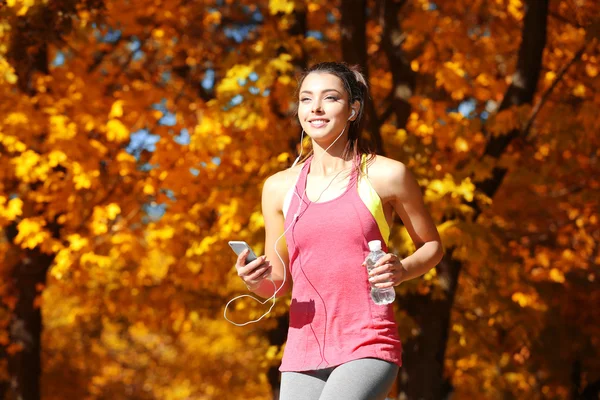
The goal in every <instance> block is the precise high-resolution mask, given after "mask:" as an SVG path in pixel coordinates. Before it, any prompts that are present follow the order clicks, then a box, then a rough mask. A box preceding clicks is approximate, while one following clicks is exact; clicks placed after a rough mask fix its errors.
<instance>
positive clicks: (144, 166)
mask: <svg viewBox="0 0 600 400" xmlns="http://www.w3.org/2000/svg"><path fill="white" fill-rule="evenodd" d="M159 166H160V165H158V164H150V163H143V164H142V165H140V166H139V167H138V170H140V171H142V172H148V171H151V170H153V169H154V168H158V167H159Z"/></svg>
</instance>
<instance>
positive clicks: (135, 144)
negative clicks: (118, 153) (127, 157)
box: [125, 129, 160, 158]
mask: <svg viewBox="0 0 600 400" xmlns="http://www.w3.org/2000/svg"><path fill="white" fill-rule="evenodd" d="M159 140H160V136H159V135H153V134H152V133H150V132H148V130H147V129H140V130H139V131H137V132H133V133H132V134H131V135H130V137H129V144H128V145H127V148H126V149H125V151H127V152H128V153H129V154H131V155H133V156H135V157H136V158H139V157H140V154H142V151H144V150H146V151H154V150H156V146H155V145H156V143H157V142H158V141H159Z"/></svg>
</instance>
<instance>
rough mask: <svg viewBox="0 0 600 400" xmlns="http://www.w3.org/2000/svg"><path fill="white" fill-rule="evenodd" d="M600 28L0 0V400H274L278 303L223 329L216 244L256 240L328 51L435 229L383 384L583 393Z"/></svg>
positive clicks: (481, 12) (596, 315)
mask: <svg viewBox="0 0 600 400" xmlns="http://www.w3.org/2000/svg"><path fill="white" fill-rule="evenodd" d="M599 38H600V5H599V4H598V2H597V1H595V0H554V1H549V0H529V1H525V0H453V1H448V0H439V1H429V0H378V1H375V0H337V1H325V0H307V1H302V0H270V1H267V0H258V1H257V0H252V1H250V0H240V1H231V0H170V1H167V0H63V1H59V0H6V1H3V2H0V98H1V101H0V228H1V229H2V235H0V260H1V263H0V274H1V277H2V279H1V280H0V298H1V299H2V302H1V305H0V398H1V397H3V398H6V399H25V400H30V399H40V398H44V399H108V398H110V399H169V400H176V399H177V400H180V399H269V398H273V396H276V394H277V387H278V372H277V367H278V364H279V361H280V357H281V352H282V346H283V345H284V343H285V335H286V329H287V317H286V312H287V302H289V298H288V299H282V300H281V301H279V302H278V304H277V305H276V307H275V309H274V312H273V313H272V314H271V315H269V316H268V318H266V319H264V320H263V321H261V322H260V323H258V324H254V325H250V326H248V327H245V328H238V327H235V326H233V325H231V324H229V323H228V322H226V321H225V320H224V318H223V308H224V305H225V304H226V303H227V301H228V300H229V299H230V298H232V297H234V296H235V295H238V294H240V293H244V292H245V288H244V286H243V284H242V283H241V281H240V280H239V279H238V277H237V276H236V274H235V270H234V268H233V264H234V255H233V253H232V252H231V251H230V249H229V247H228V246H227V241H228V240H231V239H237V240H246V241H247V242H249V243H251V244H252V246H253V247H254V249H255V251H256V252H258V253H261V252H262V251H263V247H264V244H263V220H262V216H261V210H260V193H261V188H262V183H263V181H264V180H265V178H266V177H267V176H269V175H271V174H273V173H274V172H276V171H278V170H280V169H283V168H286V167H287V166H289V164H290V162H291V160H293V159H294V158H295V155H296V154H297V152H298V149H299V148H298V141H299V137H300V129H299V126H298V124H297V122H296V121H295V116H294V103H295V101H296V100H295V97H294V89H295V86H296V77H297V76H298V74H299V72H300V71H302V69H304V68H306V67H307V66H310V65H311V64H313V63H315V62H319V61H342V60H343V61H346V62H348V63H351V64H359V65H360V66H361V67H362V69H363V71H364V72H365V73H366V74H367V75H368V77H369V81H370V83H371V93H372V102H371V104H370V105H369V107H368V121H367V131H368V132H367V137H368V140H369V141H370V143H371V144H372V146H373V148H374V149H376V150H377V151H378V152H379V153H380V154H384V155H386V156H389V157H392V158H395V159H397V160H400V161H402V162H404V163H405V164H406V165H408V166H409V168H410V169H411V170H412V171H413V172H414V173H415V174H416V176H417V177H418V179H419V183H420V184H421V186H422V188H423V193H424V196H425V200H426V202H427V205H428V207H429V209H430V210H431V213H432V215H433V216H434V218H435V220H436V223H437V224H438V228H439V230H440V233H441V235H442V239H443V242H444V245H445V247H446V256H445V258H444V260H443V261H442V262H441V263H440V265H439V266H438V267H437V268H436V269H434V270H432V271H431V272H429V273H428V274H426V275H425V276H424V277H423V278H422V279H417V280H414V281H411V282H407V283H405V284H403V285H402V286H400V287H399V288H398V295H399V296H398V300H397V318H398V322H399V329H400V334H401V336H402V339H403V342H404V363H405V365H404V367H403V368H402V369H401V372H400V374H399V376H398V382H397V384H396V386H395V388H394V391H393V393H391V394H390V396H391V397H394V398H398V399H428V400H429V399H445V398H450V396H453V398H455V399H472V398H478V399H499V398H502V399H542V398H551V399H580V398H585V399H587V398H589V399H592V398H594V399H596V398H598V397H597V396H598V393H600V365H599V340H600V335H599V327H600V311H599V307H598V304H600V287H599V285H598V283H597V280H598V279H599V277H598V273H599V271H600V267H599V264H600V250H599V241H600V227H599V216H598V208H599V207H598V198H599V197H600V194H599V192H600V165H599V163H598V157H599V155H600V150H599V149H600V137H599V135H598V133H597V131H598V127H599V126H600V121H599V114H600V113H598V109H599V105H600V80H599V79H598V74H599V69H600V54H599V50H598V40H599ZM391 248H392V250H393V251H395V252H397V253H398V254H400V255H403V256H406V255H407V254H410V253H411V252H412V251H413V250H414V248H413V246H412V243H411V242H410V239H409V237H408V235H407V233H406V231H405V229H404V228H403V226H402V223H401V221H397V223H396V224H395V226H394V228H393V234H392V246H391ZM264 310H265V308H264V306H261V305H260V304H257V303H255V302H252V301H247V299H243V300H240V301H238V302H236V303H235V304H233V305H232V307H231V309H230V313H229V316H230V318H233V319H235V320H236V321H239V322H243V321H246V320H248V319H253V318H256V317H258V316H259V315H261V314H262V313H263V312H264Z"/></svg>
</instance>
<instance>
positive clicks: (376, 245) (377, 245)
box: [365, 240, 396, 305]
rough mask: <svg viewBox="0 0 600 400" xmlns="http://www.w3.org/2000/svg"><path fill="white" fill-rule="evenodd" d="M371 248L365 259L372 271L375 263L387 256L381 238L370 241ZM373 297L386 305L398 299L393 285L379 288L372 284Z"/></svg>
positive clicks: (378, 302)
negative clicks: (382, 248)
mask: <svg viewBox="0 0 600 400" xmlns="http://www.w3.org/2000/svg"><path fill="white" fill-rule="evenodd" d="M369 250H370V251H371V252H370V253H369V255H368V256H367V259H366V260H365V264H367V271H368V272H371V270H372V269H373V268H374V267H375V263H377V260H379V259H380V258H381V257H383V256H385V253H384V252H383V250H381V241H380V240H372V241H370V242H369ZM371 298H372V299H373V301H374V302H375V304H378V305H385V304H390V303H393V302H394V299H396V291H395V290H394V288H393V287H391V288H385V289H379V288H376V287H375V286H373V285H371Z"/></svg>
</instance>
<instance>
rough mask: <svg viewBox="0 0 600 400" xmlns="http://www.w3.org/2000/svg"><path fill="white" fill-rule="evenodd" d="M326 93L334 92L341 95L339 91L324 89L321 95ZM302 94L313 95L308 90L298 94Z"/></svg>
mask: <svg viewBox="0 0 600 400" xmlns="http://www.w3.org/2000/svg"><path fill="white" fill-rule="evenodd" d="M327 92H336V93H338V94H341V93H340V91H339V90H337V89H325V90H323V93H327ZM302 93H308V94H313V92H311V91H310V90H303V91H301V92H300V94H302Z"/></svg>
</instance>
